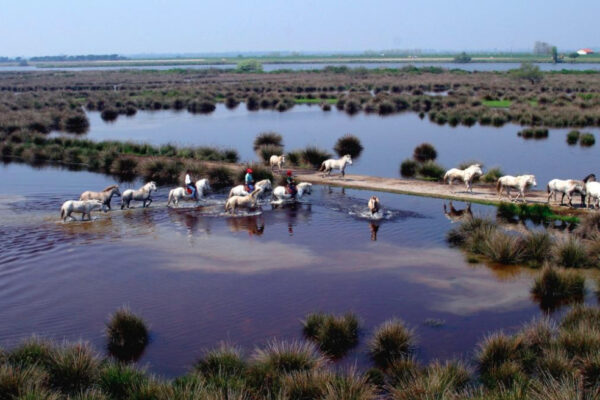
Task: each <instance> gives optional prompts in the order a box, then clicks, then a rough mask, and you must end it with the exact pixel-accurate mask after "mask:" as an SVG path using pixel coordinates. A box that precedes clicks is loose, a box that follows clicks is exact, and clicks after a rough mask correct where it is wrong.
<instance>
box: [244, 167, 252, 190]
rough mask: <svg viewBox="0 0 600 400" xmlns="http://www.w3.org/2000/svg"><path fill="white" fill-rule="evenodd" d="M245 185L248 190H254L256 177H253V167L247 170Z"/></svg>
mask: <svg viewBox="0 0 600 400" xmlns="http://www.w3.org/2000/svg"><path fill="white" fill-rule="evenodd" d="M244 185H245V186H246V187H245V189H246V192H248V193H251V192H252V191H254V177H252V168H248V169H247V170H246V176H245V177H244Z"/></svg>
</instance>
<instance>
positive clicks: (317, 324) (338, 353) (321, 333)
mask: <svg viewBox="0 0 600 400" xmlns="http://www.w3.org/2000/svg"><path fill="white" fill-rule="evenodd" d="M303 325H304V335H305V336H306V337H307V338H309V339H310V340H313V341H314V342H315V343H317V344H318V346H319V348H320V349H321V351H322V352H323V353H325V354H327V355H329V356H331V357H333V358H339V357H342V356H343V355H344V354H346V353H347V352H348V350H350V349H351V348H353V347H355V346H356V345H357V344H358V333H359V328H360V323H359V320H358V318H357V317H356V315H354V314H345V315H341V316H336V315H330V314H323V313H313V314H309V315H308V316H307V317H306V319H305V320H304V321H303Z"/></svg>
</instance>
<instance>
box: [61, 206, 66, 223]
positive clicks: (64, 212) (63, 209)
mask: <svg viewBox="0 0 600 400" xmlns="http://www.w3.org/2000/svg"><path fill="white" fill-rule="evenodd" d="M66 213H67V210H65V206H62V207H61V208H60V219H63V220H64V219H65V214H66Z"/></svg>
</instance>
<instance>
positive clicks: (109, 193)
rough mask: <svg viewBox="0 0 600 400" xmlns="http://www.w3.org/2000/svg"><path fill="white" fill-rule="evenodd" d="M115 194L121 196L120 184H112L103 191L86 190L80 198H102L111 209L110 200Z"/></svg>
mask: <svg viewBox="0 0 600 400" xmlns="http://www.w3.org/2000/svg"><path fill="white" fill-rule="evenodd" d="M113 196H117V197H118V196H121V192H120V191H119V186H118V185H111V186H109V187H107V188H106V189H104V190H102V191H101V192H92V191H91V190H88V191H85V192H83V193H81V196H79V200H100V201H101V202H102V203H103V204H104V205H106V206H107V207H108V209H109V210H110V201H111V199H112V197H113Z"/></svg>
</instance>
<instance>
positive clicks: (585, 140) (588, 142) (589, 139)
mask: <svg viewBox="0 0 600 400" xmlns="http://www.w3.org/2000/svg"><path fill="white" fill-rule="evenodd" d="M595 143H596V138H595V137H594V134H593V133H582V134H581V136H580V137H579V144H580V145H581V146H585V147H589V146H593V145H594V144H595Z"/></svg>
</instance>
